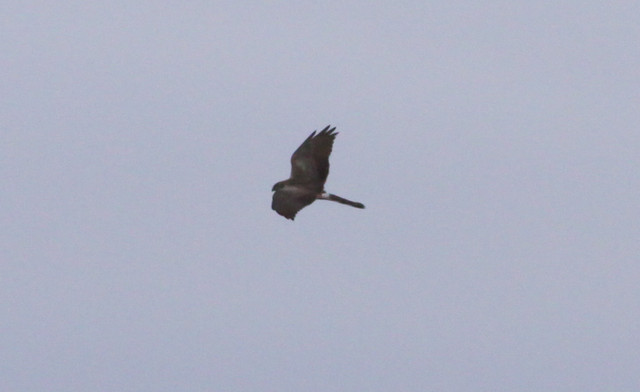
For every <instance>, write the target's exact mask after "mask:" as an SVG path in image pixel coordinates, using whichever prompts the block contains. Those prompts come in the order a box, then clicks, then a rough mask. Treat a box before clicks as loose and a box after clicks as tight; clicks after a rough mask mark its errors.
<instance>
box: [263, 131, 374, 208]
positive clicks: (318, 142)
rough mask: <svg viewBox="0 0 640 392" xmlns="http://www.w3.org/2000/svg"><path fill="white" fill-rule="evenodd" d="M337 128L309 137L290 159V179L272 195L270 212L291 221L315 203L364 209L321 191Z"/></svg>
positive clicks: (281, 182)
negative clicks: (274, 212) (321, 202)
mask: <svg viewBox="0 0 640 392" xmlns="http://www.w3.org/2000/svg"><path fill="white" fill-rule="evenodd" d="M335 130H336V128H335V127H333V128H330V126H327V127H326V128H325V129H323V130H322V131H320V132H319V133H318V134H317V135H316V131H313V132H312V133H311V135H309V137H308V138H307V139H306V140H305V141H304V142H303V143H302V144H301V145H300V147H298V149H297V150H296V151H295V152H294V153H293V155H292V156H291V176H290V177H289V179H288V180H284V181H280V182H278V183H276V184H275V185H274V186H273V189H271V191H273V192H275V193H274V194H273V201H272V203H271V208H272V209H273V210H275V211H276V212H277V213H278V214H280V215H282V216H284V217H285V218H287V219H291V220H293V219H294V218H295V217H296V214H297V213H298V211H300V210H301V209H303V208H304V207H306V206H308V205H309V204H311V203H313V202H314V201H315V200H316V199H322V200H331V201H337V202H338V203H342V204H346V205H349V206H352V207H356V208H364V205H363V204H362V203H358V202H355V201H351V200H347V199H343V198H342V197H340V196H336V195H332V194H331V193H327V192H325V190H324V183H325V181H326V180H327V176H328V175H329V154H331V149H332V147H333V140H334V139H335V138H336V135H337V134H338V133H337V132H335Z"/></svg>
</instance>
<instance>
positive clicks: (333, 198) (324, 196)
mask: <svg viewBox="0 0 640 392" xmlns="http://www.w3.org/2000/svg"><path fill="white" fill-rule="evenodd" d="M318 199H323V200H331V201H337V202H338V203H342V204H346V205H348V206H351V207H355V208H364V204H362V203H358V202H357V201H351V200H347V199H344V198H342V197H340V196H336V195H333V194H331V193H323V194H322V195H320V197H318Z"/></svg>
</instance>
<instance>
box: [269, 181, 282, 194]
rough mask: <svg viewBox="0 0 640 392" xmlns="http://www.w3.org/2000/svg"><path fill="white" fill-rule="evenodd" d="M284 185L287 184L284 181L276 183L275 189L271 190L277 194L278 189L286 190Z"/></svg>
mask: <svg viewBox="0 0 640 392" xmlns="http://www.w3.org/2000/svg"><path fill="white" fill-rule="evenodd" d="M284 183H285V182H284V181H280V182H276V183H275V184H274V185H273V188H271V192H275V191H277V190H278V189H282V188H284Z"/></svg>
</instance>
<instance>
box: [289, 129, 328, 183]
mask: <svg viewBox="0 0 640 392" xmlns="http://www.w3.org/2000/svg"><path fill="white" fill-rule="evenodd" d="M335 130H336V128H335V127H334V128H330V126H327V127H326V128H324V129H323V130H322V131H320V132H319V133H318V134H317V135H316V132H315V131H314V132H312V133H311V135H309V137H308V138H307V139H306V140H305V141H304V142H303V143H302V144H301V145H300V147H298V149H297V150H296V151H295V152H294V153H293V155H291V180H292V182H294V183H299V184H309V183H315V184H317V186H319V189H318V191H321V190H322V186H324V183H325V181H326V180H327V176H328V175H329V155H330V154H331V150H332V149H333V141H334V140H335V138H336V135H337V134H338V133H337V132H335Z"/></svg>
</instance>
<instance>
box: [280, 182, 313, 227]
mask: <svg viewBox="0 0 640 392" xmlns="http://www.w3.org/2000/svg"><path fill="white" fill-rule="evenodd" d="M315 199H316V193H315V192H313V191H309V190H308V189H306V188H305V187H303V186H296V185H288V186H286V187H283V188H281V189H278V190H277V191H276V192H275V193H274V194H273V200H272V202H271V209H273V210H275V211H276V212H277V213H278V214H280V215H282V216H284V217H285V218H287V219H291V220H293V219H294V218H295V217H296V214H297V213H298V211H300V210H301V209H303V208H304V207H306V206H308V205H309V204H311V203H313V201H314V200H315Z"/></svg>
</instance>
